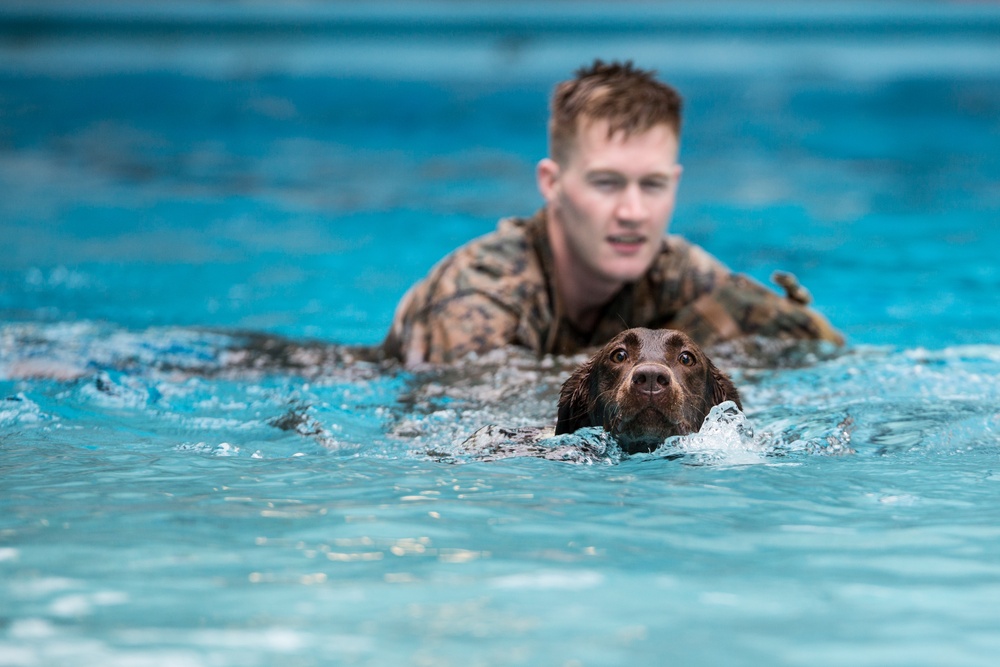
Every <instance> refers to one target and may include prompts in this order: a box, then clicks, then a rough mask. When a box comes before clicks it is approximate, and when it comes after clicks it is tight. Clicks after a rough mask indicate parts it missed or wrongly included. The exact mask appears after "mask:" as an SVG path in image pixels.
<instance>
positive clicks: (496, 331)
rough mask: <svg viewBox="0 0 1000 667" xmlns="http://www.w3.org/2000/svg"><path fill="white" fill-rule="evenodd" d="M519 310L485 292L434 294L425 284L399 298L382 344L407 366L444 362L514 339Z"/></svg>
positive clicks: (386, 353)
mask: <svg viewBox="0 0 1000 667" xmlns="http://www.w3.org/2000/svg"><path fill="white" fill-rule="evenodd" d="M517 323H518V319H517V315H516V314H515V313H513V312H511V311H510V310H509V309H508V308H507V307H505V306H504V305H503V304H502V303H500V302H499V301H497V300H496V299H494V298H492V297H491V296H489V295H486V294H483V293H481V292H477V291H466V292H459V293H455V294H451V295H448V296H446V297H444V298H435V297H434V296H433V295H428V294H427V293H426V290H425V288H424V285H422V284H421V285H416V286H415V287H414V288H413V289H411V290H410V292H408V293H407V294H406V296H404V297H403V300H402V301H401V302H400V304H399V308H398V309H397V310H396V316H395V318H394V320H393V323H392V327H391V328H390V329H389V334H388V336H386V339H385V341H384V342H383V343H382V349H383V352H384V354H385V356H387V357H392V358H396V359H399V360H400V361H402V362H403V364H404V365H405V366H407V367H413V366H419V365H421V364H447V363H452V362H455V361H458V360H459V359H462V358H463V357H465V356H467V355H469V354H470V353H473V352H475V353H484V352H488V351H489V350H493V349H496V348H499V347H504V346H505V345H510V344H511V343H513V342H515V338H516V335H517Z"/></svg>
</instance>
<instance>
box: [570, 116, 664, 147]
mask: <svg viewBox="0 0 1000 667" xmlns="http://www.w3.org/2000/svg"><path fill="white" fill-rule="evenodd" d="M652 135H657V136H661V135H662V136H663V137H664V138H666V137H669V138H670V139H673V141H674V142H675V143H676V142H677V140H678V138H677V132H675V131H674V128H673V127H672V126H671V125H670V124H669V123H666V122H663V123H654V124H653V125H650V126H649V127H645V128H636V129H632V130H626V129H625V128H623V127H619V126H618V125H617V124H616V123H615V122H614V121H613V119H608V118H590V117H588V116H581V117H580V118H579V119H577V121H576V136H575V140H576V141H577V142H579V141H580V140H581V139H590V140H597V141H602V142H606V143H624V142H626V141H629V140H631V139H635V138H645V137H648V136H652Z"/></svg>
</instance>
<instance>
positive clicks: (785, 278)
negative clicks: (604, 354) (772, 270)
mask: <svg viewBox="0 0 1000 667" xmlns="http://www.w3.org/2000/svg"><path fill="white" fill-rule="evenodd" d="M773 280H774V281H775V282H776V283H778V284H779V285H781V286H782V287H783V288H784V289H785V295H784V296H781V295H778V294H776V293H774V292H772V291H771V290H769V289H767V288H766V287H764V286H763V285H761V284H760V283H758V282H756V281H754V280H752V279H750V278H748V277H747V276H744V275H740V274H736V273H730V274H727V275H725V276H723V277H721V279H720V280H719V281H718V282H717V283H716V284H715V285H714V287H713V289H712V290H711V291H709V292H707V293H705V294H703V295H701V296H700V297H698V298H697V299H695V300H694V301H693V302H691V303H690V304H688V305H687V306H685V307H684V308H682V309H681V310H680V311H679V312H678V313H677V315H676V317H675V318H674V320H673V322H672V323H671V326H674V327H676V328H678V329H682V330H684V331H686V332H688V333H689V334H690V335H691V336H692V337H694V338H695V340H699V341H701V342H703V343H705V344H710V343H713V342H718V341H722V340H728V339H732V338H738V337H740V336H746V335H757V336H764V337H767V338H784V339H793V340H823V341H829V342H831V343H834V344H836V345H842V344H843V343H844V338H843V336H842V335H841V334H840V333H839V332H838V331H837V330H836V329H834V328H833V327H832V326H831V325H830V323H829V322H828V321H827V320H826V318H824V317H823V316H822V315H820V314H819V313H817V312H816V311H814V310H812V309H810V308H809V307H808V304H809V302H810V300H811V298H810V297H809V294H808V292H807V291H806V290H805V289H804V288H803V287H802V286H801V285H799V284H798V281H797V280H796V279H795V277H794V276H792V275H791V274H785V273H776V274H775V275H774V276H773Z"/></svg>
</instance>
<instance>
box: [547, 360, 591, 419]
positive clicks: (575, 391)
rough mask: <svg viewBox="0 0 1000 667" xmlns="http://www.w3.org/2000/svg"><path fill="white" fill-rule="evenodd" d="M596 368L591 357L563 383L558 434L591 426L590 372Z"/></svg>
mask: <svg viewBox="0 0 1000 667" xmlns="http://www.w3.org/2000/svg"><path fill="white" fill-rule="evenodd" d="M593 369H594V360H593V359H591V360H590V361H587V362H586V363H585V364H583V365H582V366H580V367H579V368H577V369H576V370H575V371H573V374H572V375H570V376H569V379H568V380H566V381H565V382H564V383H563V386H562V390H561V391H560V392H559V414H558V417H557V419H556V435H562V434H563V433H572V432H573V431H575V430H577V429H578V428H583V427H584V426H590V425H591V424H590V407H591V406H590V382H591V378H590V374H591V373H592V372H593Z"/></svg>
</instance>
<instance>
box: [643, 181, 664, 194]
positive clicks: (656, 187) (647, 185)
mask: <svg viewBox="0 0 1000 667" xmlns="http://www.w3.org/2000/svg"><path fill="white" fill-rule="evenodd" d="M642 189H643V190H646V191H647V192H662V191H664V190H668V189H670V181H667V180H660V179H657V180H654V181H643V182H642Z"/></svg>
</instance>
